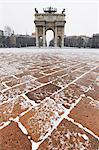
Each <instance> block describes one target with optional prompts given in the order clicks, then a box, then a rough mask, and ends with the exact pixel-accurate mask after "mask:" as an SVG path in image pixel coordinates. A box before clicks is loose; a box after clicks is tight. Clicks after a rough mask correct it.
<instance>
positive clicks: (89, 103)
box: [69, 97, 99, 136]
mask: <svg viewBox="0 0 99 150" xmlns="http://www.w3.org/2000/svg"><path fill="white" fill-rule="evenodd" d="M69 117H71V118H73V119H74V120H75V121H76V122H78V123H80V124H82V125H83V126H84V127H86V128H88V129H89V130H91V131H92V132H93V133H94V134H96V135H97V136H99V121H98V120H99V102H98V101H94V100H91V99H89V98H86V97H85V98H82V99H81V101H80V102H79V103H78V104H77V105H76V106H75V108H74V109H72V111H71V113H70V114H69Z"/></svg>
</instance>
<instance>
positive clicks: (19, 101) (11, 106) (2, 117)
mask: <svg viewBox="0 0 99 150" xmlns="http://www.w3.org/2000/svg"><path fill="white" fill-rule="evenodd" d="M31 106H32V105H31V104H30V103H29V102H28V101H27V100H26V99H25V98H24V97H22V96H20V97H18V98H15V99H10V100H9V101H6V102H5V103H3V104H1V105H0V126H1V125H3V124H4V122H7V121H9V119H10V118H12V119H13V118H16V117H17V116H19V115H20V114H21V113H22V112H24V111H26V110H27V109H29V108H30V107H31Z"/></svg>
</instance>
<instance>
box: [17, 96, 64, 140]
mask: <svg viewBox="0 0 99 150" xmlns="http://www.w3.org/2000/svg"><path fill="white" fill-rule="evenodd" d="M62 114H63V110H62V108H61V107H60V106H58V105H57V104H56V103H55V101H54V100H53V99H50V98H46V99H45V100H44V101H43V102H42V103H41V104H40V105H39V106H37V107H35V108H34V109H32V110H30V111H29V112H28V113H26V114H25V115H24V116H22V117H21V118H20V122H21V123H22V124H23V125H24V126H25V128H26V129H27V131H28V133H29V135H31V137H32V139H33V140H34V141H36V142H38V141H41V140H42V139H43V138H44V136H45V135H46V134H47V133H48V132H49V131H50V129H52V128H53V126H55V124H56V122H57V121H58V120H59V119H60V116H61V115H62Z"/></svg>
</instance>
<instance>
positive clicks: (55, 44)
mask: <svg viewBox="0 0 99 150" xmlns="http://www.w3.org/2000/svg"><path fill="white" fill-rule="evenodd" d="M54 46H55V47H57V27H55V43H54Z"/></svg>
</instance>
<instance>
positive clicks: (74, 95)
mask: <svg viewBox="0 0 99 150" xmlns="http://www.w3.org/2000/svg"><path fill="white" fill-rule="evenodd" d="M83 94H84V91H83V89H82V88H81V87H80V86H79V85H77V84H74V83H73V84H70V85H69V86H68V87H66V88H64V89H63V90H61V91H60V92H58V93H56V94H54V95H52V98H53V99H54V100H55V102H57V103H59V104H62V105H63V106H64V107H66V108H67V109H70V107H71V106H72V104H73V103H76V100H78V99H79V98H80V95H83Z"/></svg>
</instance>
